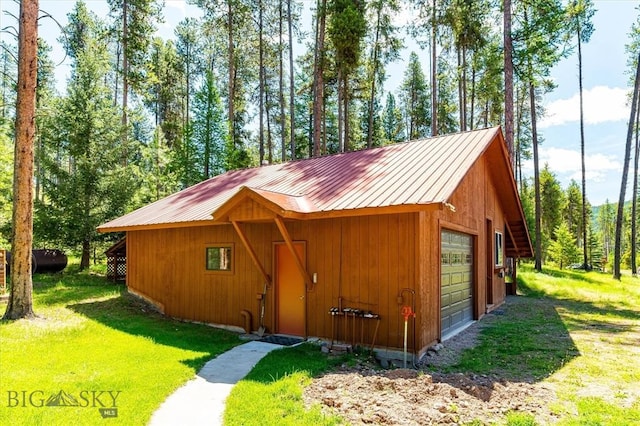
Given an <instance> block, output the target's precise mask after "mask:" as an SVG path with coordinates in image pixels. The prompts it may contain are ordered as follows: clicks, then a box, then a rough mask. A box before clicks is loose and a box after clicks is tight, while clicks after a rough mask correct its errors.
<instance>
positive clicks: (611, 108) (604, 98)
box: [540, 86, 629, 128]
mask: <svg viewBox="0 0 640 426" xmlns="http://www.w3.org/2000/svg"><path fill="white" fill-rule="evenodd" d="M583 93H584V119H585V123H586V124H600V123H605V122H611V121H622V120H628V119H629V108H628V107H627V90H626V89H623V88H619V87H607V86H596V87H593V88H591V89H588V90H585V91H584V92H583ZM579 120H580V97H579V94H578V93H576V94H575V95H573V96H572V97H570V98H569V99H558V100H557V101H553V102H551V103H549V104H548V105H546V114H545V117H544V118H543V119H542V120H541V122H540V127H541V128H545V127H551V126H558V125H561V124H565V123H569V122H577V121H579Z"/></svg>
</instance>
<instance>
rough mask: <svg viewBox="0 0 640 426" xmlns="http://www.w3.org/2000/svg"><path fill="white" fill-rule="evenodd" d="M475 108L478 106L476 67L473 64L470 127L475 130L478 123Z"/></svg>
mask: <svg viewBox="0 0 640 426" xmlns="http://www.w3.org/2000/svg"><path fill="white" fill-rule="evenodd" d="M475 108H476V67H475V65H472V66H471V106H470V107H469V128H470V129H471V130H473V129H474V128H475V127H476V125H475V123H474V121H475Z"/></svg>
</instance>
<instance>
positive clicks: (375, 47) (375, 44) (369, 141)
mask: <svg viewBox="0 0 640 426" xmlns="http://www.w3.org/2000/svg"><path fill="white" fill-rule="evenodd" d="M381 11H382V2H379V3H378V10H377V14H376V16H377V21H376V33H375V37H374V40H373V47H372V49H371V50H372V52H371V57H372V69H371V76H370V80H371V92H370V93H369V123H368V124H369V125H368V128H367V148H371V147H372V146H373V113H374V107H373V106H374V102H375V99H376V77H377V75H378V50H379V49H378V42H379V39H380V13H381Z"/></svg>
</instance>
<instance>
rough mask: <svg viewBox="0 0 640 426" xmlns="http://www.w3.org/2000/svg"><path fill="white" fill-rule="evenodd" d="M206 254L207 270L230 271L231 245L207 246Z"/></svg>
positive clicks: (231, 266) (231, 267)
mask: <svg viewBox="0 0 640 426" xmlns="http://www.w3.org/2000/svg"><path fill="white" fill-rule="evenodd" d="M206 255H207V258H206V266H207V271H225V272H231V271H232V270H233V246H232V245H219V246H212V247H207V252H206Z"/></svg>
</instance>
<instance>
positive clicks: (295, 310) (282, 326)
mask: <svg viewBox="0 0 640 426" xmlns="http://www.w3.org/2000/svg"><path fill="white" fill-rule="evenodd" d="M293 245H294V247H295V249H296V252H297V253H298V256H300V259H302V264H303V265H304V264H305V263H306V253H305V245H304V243H294V244H293ZM275 284H276V319H277V324H276V329H277V331H278V333H281V334H290V335H292V336H304V335H305V315H304V314H305V285H304V278H302V274H300V271H299V270H298V267H297V266H296V261H295V260H294V258H293V255H292V254H291V251H290V250H289V247H287V246H286V244H276V245H275Z"/></svg>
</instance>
